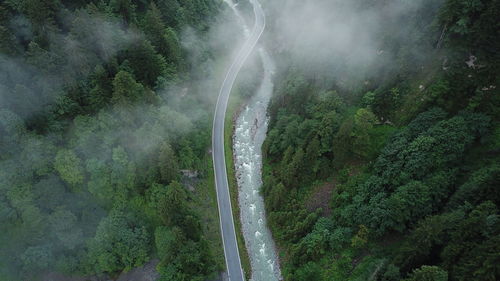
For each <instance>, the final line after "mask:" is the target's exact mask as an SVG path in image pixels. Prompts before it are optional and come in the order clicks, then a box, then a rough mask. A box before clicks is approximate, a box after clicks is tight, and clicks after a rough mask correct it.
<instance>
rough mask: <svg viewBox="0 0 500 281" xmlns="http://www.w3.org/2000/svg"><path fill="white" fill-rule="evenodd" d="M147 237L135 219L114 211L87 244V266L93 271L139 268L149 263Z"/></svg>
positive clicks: (143, 228) (101, 223)
mask: <svg viewBox="0 0 500 281" xmlns="http://www.w3.org/2000/svg"><path fill="white" fill-rule="evenodd" d="M148 252H149V235H148V232H147V230H146V228H145V227H144V226H142V225H141V224H140V223H139V221H138V220H137V219H134V218H132V217H131V216H130V215H128V214H126V213H124V212H123V211H119V210H114V211H113V212H111V213H110V214H109V216H108V217H106V218H104V219H103V220H102V221H101V222H100V223H99V226H98V227H97V231H96V234H95V237H94V238H93V239H92V240H91V241H90V242H89V254H88V259H89V263H90V264H91V265H92V266H93V268H94V270H95V272H115V271H117V270H120V269H125V270H130V269H132V268H133V267H137V266H141V265H143V264H144V263H145V262H146V261H147V260H148Z"/></svg>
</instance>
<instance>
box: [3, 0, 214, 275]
mask: <svg viewBox="0 0 500 281" xmlns="http://www.w3.org/2000/svg"><path fill="white" fill-rule="evenodd" d="M220 8H221V3H219V2H217V1H208V0H200V1H190V0H188V1H177V0H158V1H133V0H109V1H59V0H43V1H32V0H25V1H24V0H23V1H2V3H1V4H0V69H1V71H0V225H1V229H2V231H1V233H0V264H1V266H0V280H9V281H13V280H37V279H43V276H44V275H45V274H47V273H50V272H60V273H64V274H66V275H73V276H75V275H76V276H91V275H98V276H105V275H108V276H109V275H110V276H117V274H119V273H120V272H122V271H128V270H131V269H132V268H135V267H138V266H142V265H144V264H145V263H146V262H148V261H149V260H151V259H159V260H160V263H159V265H158V270H159V272H160V274H161V280H205V279H206V278H208V277H210V276H212V275H213V274H215V273H216V272H217V271H218V270H220V266H221V265H220V263H219V262H218V261H216V260H215V256H214V254H213V253H212V251H213V247H215V245H209V244H208V242H207V239H206V238H205V233H204V231H205V230H204V229H205V227H203V228H202V222H201V217H200V215H199V214H198V212H199V209H197V208H195V207H193V204H192V202H191V201H192V197H193V195H192V194H191V193H189V192H187V191H186V190H185V187H184V186H183V185H181V184H180V183H179V182H178V181H180V180H181V178H180V172H179V170H180V169H191V170H198V171H199V172H200V174H201V175H202V176H206V175H207V173H206V170H207V167H208V165H207V164H206V160H205V159H206V157H207V156H206V155H207V150H206V148H207V147H208V145H209V142H210V138H209V137H210V135H209V132H210V124H211V123H210V122H208V119H209V118H206V116H209V110H210V111H211V104H210V103H209V102H207V101H208V100H210V98H207V97H206V96H207V93H203V94H200V93H199V92H198V89H197V88H196V85H193V86H192V87H190V88H189V89H188V88H185V89H184V90H182V91H181V90H179V89H177V90H175V91H174V90H172V91H170V89H173V88H175V87H178V88H181V87H185V86H184V85H185V84H186V81H190V82H192V83H193V84H194V82H193V80H192V79H198V77H197V76H199V75H200V71H199V70H198V69H197V68H196V67H198V66H206V65H207V64H208V65H210V63H211V61H210V58H211V52H212V49H211V48H212V46H210V45H209V44H208V42H201V40H200V42H198V43H197V44H198V50H197V52H200V53H204V54H205V55H204V57H201V56H200V57H198V58H195V59H193V58H192V57H188V54H189V52H192V50H189V49H187V48H185V46H183V42H182V41H181V37H182V36H184V35H183V34H184V33H185V32H186V31H187V30H189V33H190V34H191V35H190V36H191V37H192V38H195V36H197V37H198V38H204V37H205V38H209V36H210V35H209V31H210V29H209V27H211V26H212V25H214V23H215V22H216V17H217V15H218V14H219V13H220ZM207 41H208V40H207ZM204 71H205V73H203V74H202V75H204V76H207V75H208V74H207V73H208V71H209V70H207V69H204ZM182 93H184V95H186V102H179V101H175V99H174V98H172V96H173V95H181V94H182ZM203 95H205V96H203ZM170 100H174V101H175V102H170ZM192 104H197V108H196V109H195V110H193V109H192ZM190 113H193V114H191V115H189V114H190ZM202 116H203V118H202Z"/></svg>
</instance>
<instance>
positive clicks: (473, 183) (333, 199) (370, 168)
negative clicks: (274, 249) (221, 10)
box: [262, 0, 500, 281]
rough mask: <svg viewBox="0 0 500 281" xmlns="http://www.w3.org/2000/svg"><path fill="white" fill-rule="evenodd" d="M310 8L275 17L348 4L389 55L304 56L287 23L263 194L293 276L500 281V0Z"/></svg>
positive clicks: (359, 39) (296, 32)
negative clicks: (374, 21) (375, 16)
mask: <svg viewBox="0 0 500 281" xmlns="http://www.w3.org/2000/svg"><path fill="white" fill-rule="evenodd" d="M306 2H307V1H305V2H301V1H288V2H287V3H284V1H278V3H277V4H276V6H275V8H274V10H273V11H272V14H273V15H275V16H276V17H280V14H286V13H288V11H287V10H286V9H289V10H291V11H293V9H294V5H296V6H297V7H298V8H299V9H300V11H301V13H300V14H299V15H302V14H303V13H306V14H307V12H308V10H313V11H314V12H315V13H320V12H321V11H318V10H319V9H323V10H325V11H328V12H325V13H327V14H333V15H332V17H339V19H338V20H339V21H341V22H342V21H355V19H353V17H352V16H351V17H350V15H352V14H349V13H347V14H349V15H348V16H346V18H343V15H342V14H341V13H337V14H335V9H334V8H338V9H340V10H342V11H346V10H347V11H349V10H348V8H351V9H353V10H355V11H356V14H362V15H365V16H366V17H365V18H361V19H359V21H360V22H362V25H361V26H360V27H359V30H358V29H356V28H354V29H353V30H352V31H355V32H356V35H355V36H353V39H352V40H353V41H354V42H356V43H357V44H362V43H364V42H371V41H369V40H368V39H366V38H370V39H371V38H375V40H377V41H376V42H377V45H376V46H377V48H378V49H377V53H376V54H375V56H374V57H363V56H361V55H363V54H364V53H363V52H358V53H356V52H357V51H358V49H359V48H363V46H359V45H357V44H356V45H355V46H354V45H348V46H349V48H348V49H347V50H345V49H343V47H344V46H340V47H338V50H336V52H335V53H334V52H331V53H328V52H329V51H328V50H322V49H321V48H318V46H315V47H316V49H313V51H314V50H316V52H315V53H311V52H309V53H306V52H304V51H303V50H307V47H309V46H308V45H307V44H311V43H310V42H306V43H304V41H303V40H302V39H304V40H305V39H308V38H313V36H314V35H310V32H308V30H307V29H305V31H304V30H300V25H304V24H305V25H307V23H305V22H303V21H300V20H301V18H299V17H290V18H288V19H285V20H283V21H282V22H286V20H289V22H291V23H290V25H291V26H292V28H290V29H291V30H290V33H291V34H292V39H291V43H290V42H287V43H290V45H288V46H280V45H275V46H274V53H275V55H276V56H278V58H279V62H280V71H279V72H278V74H277V79H276V80H277V81H275V83H276V86H277V90H276V91H275V93H274V96H273V99H272V103H271V106H270V109H269V114H270V118H271V121H270V129H269V132H268V137H267V139H266V142H265V144H264V148H263V153H264V154H265V167H264V175H263V176H264V186H263V190H262V193H263V195H264V197H265V203H266V211H267V216H268V221H269V224H270V228H271V230H272V232H273V236H274V238H275V240H276V242H277V245H278V248H279V249H280V259H281V266H282V272H283V275H284V278H285V280H293V281H295V280H296V281H321V280H380V281H382V280H383V281H396V280H405V281H413V280H415V281H416V280H419V281H422V280H433V281H445V280H464V281H465V280H484V281H488V280H490V281H494V280H499V279H500V217H499V214H500V213H499V207H500V205H499V204H500V196H499V190H498V188H499V186H500V164H499V163H500V125H499V121H500V97H499V91H498V87H499V82H500V81H499V80H500V72H499V67H500V52H499V51H500V49H499V47H500V45H499V44H500V23H499V22H498V18H499V17H500V1H496V0H473V1H469V0H445V1H435V0H423V1H415V2H413V1H396V0H395V1H365V0H356V1H350V3H351V4H352V6H351V7H348V8H346V6H345V5H344V6H343V5H341V4H340V3H342V4H345V3H344V2H342V1H330V2H329V1H313V2H314V3H313V2H310V3H311V6H313V7H316V6H319V7H320V8H319V9H316V10H314V9H312V8H311V7H310V6H307V4H304V3H306ZM336 5H337V6H336ZM283 7H285V8H283ZM283 9H285V10H286V11H284V12H283ZM388 9H391V10H390V11H391V13H388V12H387V11H388ZM304 11H305V12H304ZM373 11H378V12H376V13H380V14H384V13H385V14H384V17H383V18H382V20H380V22H381V26H383V27H384V28H377V29H375V30H374V31H373V32H372V34H368V35H369V36H370V37H368V36H367V37H366V38H363V34H362V32H359V31H360V30H362V29H367V28H368V27H367V25H366V22H363V21H364V20H366V18H370V17H369V16H370V15H372V13H373ZM319 17H321V15H318V18H319ZM299 21H300V22H299ZM333 21H335V19H334V20H333ZM311 25H312V26H313V27H315V28H317V29H318V30H319V29H320V27H321V25H320V23H318V22H313V23H312V24H311ZM331 26H332V25H331V24H330V23H328V24H326V29H328V28H331ZM271 30H272V31H271V32H273V35H274V36H276V37H279V36H280V34H283V32H287V30H283V29H282V28H280V21H279V20H276V21H274V22H273V23H272V26H271ZM301 32H302V33H301ZM312 33H314V32H312ZM325 33H326V32H325ZM281 36H282V35H281ZM301 36H302V37H301ZM282 37H284V36H282ZM293 37H297V38H301V39H296V38H293ZM272 38H273V36H268V38H267V41H266V42H273V41H272V40H273V39H272ZM343 38H344V39H345V38H347V39H349V37H343ZM365 39H366V40H365ZM363 40H365V41H363ZM320 43H324V42H323V41H320ZM335 44H337V42H333V43H332V45H333V46H335ZM338 44H340V43H338ZM269 45H270V44H269ZM320 46H325V45H324V44H323V45H320ZM301 48H302V49H301ZM339 50H340V51H346V53H345V54H342V53H339V52H338V51H339ZM351 52H354V53H355V55H351V54H350V53H351ZM325 53H326V54H327V55H328V57H327V58H325V56H324V54H325ZM356 54H360V56H356ZM360 57H361V58H362V61H361V62H359V61H358V60H359V59H360ZM330 62H333V63H332V64H329V63H330ZM388 62H389V63H388ZM372 70H375V71H372Z"/></svg>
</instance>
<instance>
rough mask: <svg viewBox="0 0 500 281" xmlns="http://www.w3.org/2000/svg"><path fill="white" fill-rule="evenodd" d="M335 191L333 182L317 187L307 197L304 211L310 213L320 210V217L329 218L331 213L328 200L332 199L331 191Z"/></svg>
mask: <svg viewBox="0 0 500 281" xmlns="http://www.w3.org/2000/svg"><path fill="white" fill-rule="evenodd" d="M334 189H335V182H333V181H332V182H327V183H325V184H323V185H320V186H318V187H317V188H316V189H315V190H314V191H313V193H312V195H311V196H309V199H307V201H306V209H307V210H309V211H310V212H314V211H316V210H317V209H319V208H321V209H322V212H321V215H323V216H325V217H326V216H329V215H331V213H332V209H331V207H330V199H331V198H332V193H333V190H334Z"/></svg>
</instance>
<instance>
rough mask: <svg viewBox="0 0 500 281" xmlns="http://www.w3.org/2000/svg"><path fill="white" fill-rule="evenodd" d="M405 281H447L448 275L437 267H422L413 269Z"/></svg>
mask: <svg viewBox="0 0 500 281" xmlns="http://www.w3.org/2000/svg"><path fill="white" fill-rule="evenodd" d="M404 280H405V281H406V280H407V281H420V280H421V281H447V280H448V273H447V272H446V271H444V270H442V269H440V268H439V267H437V266H427V265H423V266H422V267H421V268H418V269H415V270H414V271H413V272H412V273H411V274H410V277H409V278H407V279H404Z"/></svg>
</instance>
